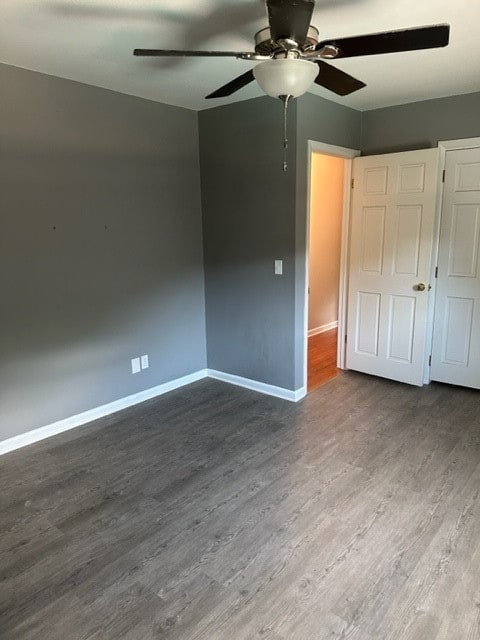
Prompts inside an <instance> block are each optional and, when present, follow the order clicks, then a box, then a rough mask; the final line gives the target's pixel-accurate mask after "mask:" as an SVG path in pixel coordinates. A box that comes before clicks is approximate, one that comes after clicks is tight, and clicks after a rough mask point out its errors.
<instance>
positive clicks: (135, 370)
mask: <svg viewBox="0 0 480 640" xmlns="http://www.w3.org/2000/svg"><path fill="white" fill-rule="evenodd" d="M139 371H140V358H132V373H138V372H139Z"/></svg>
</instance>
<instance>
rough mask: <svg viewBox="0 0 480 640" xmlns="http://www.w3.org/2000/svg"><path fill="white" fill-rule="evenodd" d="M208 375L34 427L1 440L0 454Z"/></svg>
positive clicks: (178, 380)
mask: <svg viewBox="0 0 480 640" xmlns="http://www.w3.org/2000/svg"><path fill="white" fill-rule="evenodd" d="M206 377H207V370H206V369H201V370H200V371H195V373H191V374H190V375H187V376H183V377H182V378H176V379H175V380H170V381H169V382H165V383H163V384H159V385H157V386H156V387H151V388H150V389H145V391H140V392H139V393H134V394H132V395H130V396H126V397H125V398H120V399H119V400H114V401H113V402H109V403H108V404H103V405H101V406H100V407H95V408H94V409H89V410H88V411H83V412H82V413H79V414H77V415H75V416H70V417H69V418H64V419H63V420H58V421H57V422H52V424H47V425H46V426H44V427H39V428H38V429H33V431H27V432H26V433H21V434H20V435H18V436H14V437H13V438H8V439H7V440H3V442H0V455H3V454H4V453H9V452H10V451H14V450H15V449H20V448H21V447H26V446H27V445H29V444H33V443H34V442H38V441H39V440H43V439H45V438H49V437H50V436H55V435H57V434H58V433H62V432H63V431H68V430H69V429H74V428H75V427H80V426H82V425H84V424H87V423H88V422H91V421H92V420H97V419H98V418H104V417H105V416H108V415H110V414H111V413H115V412H116V411H120V410H121V409H126V408H127V407H131V406H133V405H135V404H138V403H139V402H144V401H145V400H150V399H151V398H155V397H156V396H161V395H163V394H164V393H167V392H168V391H173V390H174V389H178V388H179V387H183V386H184V385H186V384H190V383H192V382H196V381H197V380H201V379H202V378H206Z"/></svg>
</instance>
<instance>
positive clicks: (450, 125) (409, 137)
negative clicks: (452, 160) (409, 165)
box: [362, 93, 480, 155]
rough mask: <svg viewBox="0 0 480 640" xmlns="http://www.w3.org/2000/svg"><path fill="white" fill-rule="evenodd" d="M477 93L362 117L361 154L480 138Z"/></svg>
mask: <svg viewBox="0 0 480 640" xmlns="http://www.w3.org/2000/svg"><path fill="white" fill-rule="evenodd" d="M479 114H480V93H468V94H465V95H460V96H451V97H448V98H438V99H435V100H424V101H422V102H413V103H411V104H403V105H399V106H396V107H387V108H385V109H374V110H373V111H365V112H364V113H363V114H362V153H363V155H373V154H376V153H393V152H396V151H409V150H412V149H425V148H430V147H436V146H437V144H438V142H439V140H456V139H460V138H474V137H477V136H479V135H480V117H479Z"/></svg>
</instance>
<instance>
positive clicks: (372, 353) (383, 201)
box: [346, 149, 438, 385]
mask: <svg viewBox="0 0 480 640" xmlns="http://www.w3.org/2000/svg"><path fill="white" fill-rule="evenodd" d="M437 163H438V149H424V150H420V151H409V152H405V153H392V154H387V155H381V156H367V157H362V158H356V159H355V160H354V161H353V177H354V189H353V194H352V211H351V235H350V237H351V244H350V266H349V287H348V309H347V316H348V317H347V348H346V366H347V368H349V369H355V370H357V371H362V372H364V373H370V374H374V375H378V376H382V377H385V378H391V379H393V380H398V381H400V382H406V383H409V384H414V385H422V383H423V377H424V362H425V340H426V324H427V306H428V299H429V280H428V279H429V274H430V270H431V257H432V245H433V224H434V213H435V200H436V184H437ZM423 285H424V287H425V288H424V289H423V290H422V288H423Z"/></svg>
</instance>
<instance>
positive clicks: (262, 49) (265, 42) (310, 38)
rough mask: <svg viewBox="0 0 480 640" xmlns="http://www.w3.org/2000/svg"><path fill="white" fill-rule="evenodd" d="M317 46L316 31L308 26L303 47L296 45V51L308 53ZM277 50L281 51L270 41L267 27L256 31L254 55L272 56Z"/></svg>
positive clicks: (276, 44)
mask: <svg viewBox="0 0 480 640" xmlns="http://www.w3.org/2000/svg"><path fill="white" fill-rule="evenodd" d="M317 44H318V29H317V28H316V27H313V26H310V27H309V28H308V31H307V38H306V40H305V42H304V44H303V45H298V50H300V51H309V50H311V49H314V48H315V47H316V45H317ZM279 49H281V47H279V45H278V43H276V42H275V41H274V40H272V35H271V32H270V28H269V27H265V28H264V29H260V31H257V33H256V34H255V53H258V54H259V55H262V56H273V55H274V54H275V53H278V51H279Z"/></svg>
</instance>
